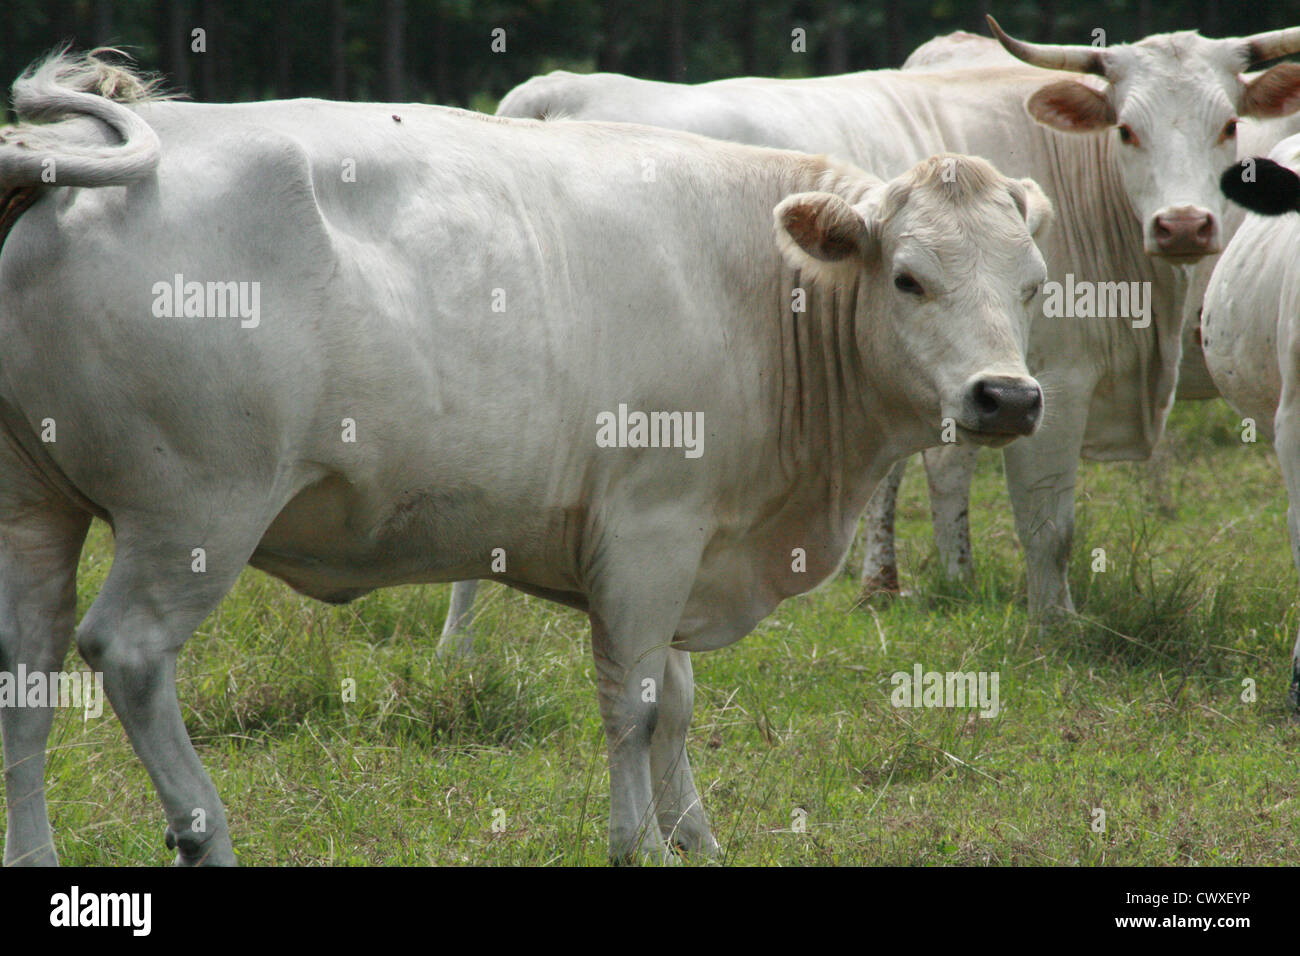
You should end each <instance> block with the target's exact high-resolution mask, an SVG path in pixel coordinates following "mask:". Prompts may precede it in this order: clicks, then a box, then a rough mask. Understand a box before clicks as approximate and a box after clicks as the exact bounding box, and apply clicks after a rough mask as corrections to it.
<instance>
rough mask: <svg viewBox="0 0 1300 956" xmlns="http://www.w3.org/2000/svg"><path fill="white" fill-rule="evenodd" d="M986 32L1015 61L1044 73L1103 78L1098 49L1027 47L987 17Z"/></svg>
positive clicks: (1103, 62)
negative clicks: (994, 38)
mask: <svg viewBox="0 0 1300 956" xmlns="http://www.w3.org/2000/svg"><path fill="white" fill-rule="evenodd" d="M986 18H987V20H988V21H989V29H990V30H992V31H993V35H994V36H995V37H997V38H998V42H999V43H1001V44H1002V46H1003V48H1004V49H1005V50H1006V51H1007V52H1008V53H1010V54H1011V55H1012V56H1014V57H1015V58H1016V59H1017V60H1024V61H1025V62H1026V63H1028V64H1029V65H1030V66H1041V67H1042V68H1043V69H1045V70H1069V71H1070V72H1071V73H1095V74H1096V75H1097V76H1105V75H1106V59H1105V56H1104V55H1103V52H1102V50H1101V48H1099V47H1095V46H1066V45H1063V44H1056V43H1026V42H1024V41H1023V40H1017V39H1015V37H1010V36H1007V34H1006V33H1004V32H1003V30H1002V28H1001V27H1000V26H998V21H996V20H994V19H993V18H992V17H990V16H987V15H986Z"/></svg>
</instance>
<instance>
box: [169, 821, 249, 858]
mask: <svg viewBox="0 0 1300 956" xmlns="http://www.w3.org/2000/svg"><path fill="white" fill-rule="evenodd" d="M163 840H164V841H165V842H166V844H167V849H169V850H175V851H176V859H175V860H173V861H172V865H173V866H234V865H235V851H234V849H233V848H231V846H230V841H229V840H228V839H222V838H218V837H217V836H216V835H215V834H214V835H212V836H209V837H207V838H206V839H203V840H200V839H199V838H198V837H197V836H196V835H195V834H194V833H193V831H190V832H187V833H185V834H184V835H183V836H177V835H176V831H175V830H173V829H172V828H171V826H170V825H169V826H168V827H167V829H166V830H164V831H163Z"/></svg>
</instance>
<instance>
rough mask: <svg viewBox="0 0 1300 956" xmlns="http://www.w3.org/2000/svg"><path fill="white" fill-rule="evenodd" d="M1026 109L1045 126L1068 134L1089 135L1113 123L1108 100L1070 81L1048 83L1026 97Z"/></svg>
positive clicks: (1089, 88) (1086, 87)
mask: <svg viewBox="0 0 1300 956" xmlns="http://www.w3.org/2000/svg"><path fill="white" fill-rule="evenodd" d="M1025 107H1026V108H1027V109H1028V110H1029V114H1030V115H1031V116H1032V117H1034V119H1036V120H1038V122H1040V123H1042V124H1043V125H1044V126H1050V127H1052V128H1053V129H1059V130H1062V131H1064V132H1067V133H1090V132H1093V131H1095V130H1101V129H1106V128H1107V127H1108V126H1113V125H1114V124H1115V111H1114V110H1113V109H1112V108H1111V105H1110V100H1108V99H1106V97H1104V96H1103V95H1102V94H1100V93H1098V92H1097V91H1096V90H1094V89H1092V88H1091V87H1088V86H1084V85H1083V84H1082V83H1075V82H1074V81H1073V80H1061V81H1059V82H1056V83H1049V84H1047V86H1044V87H1043V88H1042V89H1040V90H1037V91H1036V92H1035V93H1034V95H1033V96H1031V97H1030V98H1029V102H1028V103H1026V104H1025Z"/></svg>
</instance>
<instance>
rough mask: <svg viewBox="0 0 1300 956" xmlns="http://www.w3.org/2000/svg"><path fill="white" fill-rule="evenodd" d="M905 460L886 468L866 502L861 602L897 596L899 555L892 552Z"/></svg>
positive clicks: (863, 529) (902, 459)
mask: <svg viewBox="0 0 1300 956" xmlns="http://www.w3.org/2000/svg"><path fill="white" fill-rule="evenodd" d="M906 470H907V459H906V458H900V459H899V460H898V461H896V462H894V467H892V468H890V469H889V472H888V474H886V475H885V480H884V481H882V482H881V483H880V484H879V485H877V486H876V490H875V492H874V493H873V494H872V495H871V500H870V501H868V502H867V511H866V516H865V521H864V522H863V527H862V537H863V541H864V543H865V547H864V548H863V556H862V577H861V583H862V593H861V597H862V598H863V599H865V598H869V597H871V596H872V595H874V594H881V593H884V594H897V593H898V591H899V586H898V555H897V553H896V552H895V549H894V514H895V511H896V510H897V507H898V489H899V486H900V485H902V483H903V472H904V471H906Z"/></svg>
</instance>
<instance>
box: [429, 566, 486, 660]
mask: <svg viewBox="0 0 1300 956" xmlns="http://www.w3.org/2000/svg"><path fill="white" fill-rule="evenodd" d="M477 592H478V582H477V581H457V582H456V583H455V584H453V585H452V586H451V607H449V608H448V609H447V620H446V621H445V622H443V625H442V638H441V639H440V640H439V641H438V647H437V649H436V651H435V653H436V654H437V655H438V659H439V660H464V659H465V658H467V657H469V656H470V655H471V654H473V653H474V633H473V631H471V630H470V628H471V627H472V626H473V624H474V595H475V594H476V593H477Z"/></svg>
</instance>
